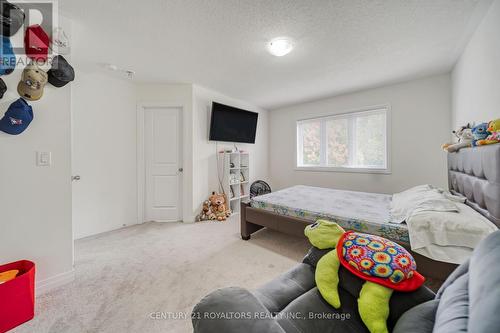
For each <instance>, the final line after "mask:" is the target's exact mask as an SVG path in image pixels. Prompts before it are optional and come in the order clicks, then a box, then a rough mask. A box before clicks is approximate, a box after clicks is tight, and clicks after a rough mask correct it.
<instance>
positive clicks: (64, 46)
mask: <svg viewBox="0 0 500 333" xmlns="http://www.w3.org/2000/svg"><path fill="white" fill-rule="evenodd" d="M69 48H70V45H69V38H68V35H66V32H65V31H64V29H63V28H61V27H56V28H54V31H53V32H52V43H51V44H50V49H51V50H52V52H53V53H57V54H69Z"/></svg>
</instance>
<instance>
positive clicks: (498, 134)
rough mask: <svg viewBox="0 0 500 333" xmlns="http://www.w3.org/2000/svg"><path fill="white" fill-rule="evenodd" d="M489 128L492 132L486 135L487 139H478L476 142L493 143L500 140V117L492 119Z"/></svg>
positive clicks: (482, 143)
mask: <svg viewBox="0 0 500 333" xmlns="http://www.w3.org/2000/svg"><path fill="white" fill-rule="evenodd" d="M487 130H488V132H490V134H489V135H488V136H487V137H486V139H483V140H478V141H477V142H476V144H477V145H478V146H484V145H492V144H494V143H499V142H500V119H496V120H493V121H490V122H489V124H488V129H487Z"/></svg>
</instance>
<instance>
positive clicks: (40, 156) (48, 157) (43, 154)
mask: <svg viewBox="0 0 500 333" xmlns="http://www.w3.org/2000/svg"><path fill="white" fill-rule="evenodd" d="M36 165H37V166H51V165H52V153H51V152H50V151H37V152H36Z"/></svg>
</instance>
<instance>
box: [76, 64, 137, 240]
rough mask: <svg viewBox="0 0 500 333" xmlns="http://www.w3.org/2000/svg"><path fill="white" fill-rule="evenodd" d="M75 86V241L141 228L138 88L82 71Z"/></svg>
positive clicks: (127, 83) (98, 74)
mask: <svg viewBox="0 0 500 333" xmlns="http://www.w3.org/2000/svg"><path fill="white" fill-rule="evenodd" d="M76 76H77V78H78V79H77V80H76V81H75V82H74V83H73V85H74V86H73V99H72V112H73V154H72V155H73V174H74V175H80V176H81V180H80V181H77V182H74V183H73V188H74V190H73V195H74V197H73V225H74V237H75V239H77V238H81V237H85V236H89V235H94V234H98V233H102V232H105V231H109V230H113V229H117V228H120V227H122V226H125V225H130V224H136V223H137V173H136V172H137V171H136V170H137V168H136V165H137V162H136V88H135V85H134V84H132V82H131V81H127V80H126V79H119V78H114V77H110V76H109V74H106V73H104V74H102V73H99V72H84V71H80V70H77V72H76Z"/></svg>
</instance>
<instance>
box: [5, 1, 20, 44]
mask: <svg viewBox="0 0 500 333" xmlns="http://www.w3.org/2000/svg"><path fill="white" fill-rule="evenodd" d="M0 22H1V23H0V35H2V36H6V37H11V36H14V35H15V34H16V32H18V31H19V29H20V28H21V27H22V26H23V24H24V12H23V11H22V10H21V8H19V7H18V6H16V5H14V4H11V3H10V2H8V1H5V0H2V1H0Z"/></svg>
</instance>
